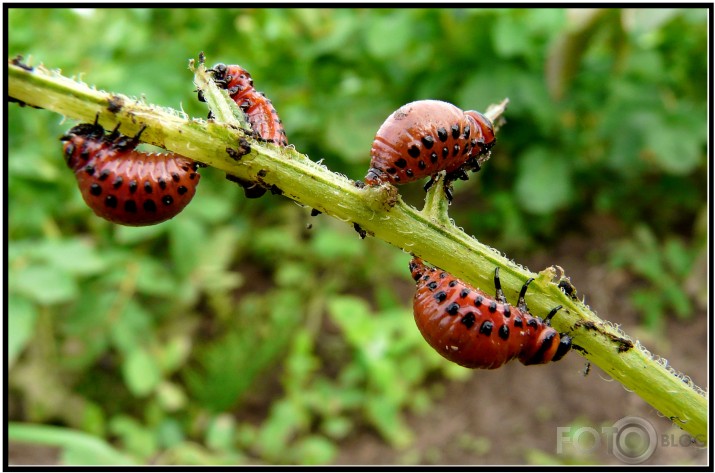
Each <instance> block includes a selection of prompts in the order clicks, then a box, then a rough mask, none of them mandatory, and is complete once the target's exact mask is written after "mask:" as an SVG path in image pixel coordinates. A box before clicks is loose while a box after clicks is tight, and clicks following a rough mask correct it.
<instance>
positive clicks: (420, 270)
mask: <svg viewBox="0 0 715 473" xmlns="http://www.w3.org/2000/svg"><path fill="white" fill-rule="evenodd" d="M410 272H411V273H412V279H414V280H415V281H418V280H419V279H420V278H421V277H422V274H424V272H425V265H424V263H423V262H422V259H420V258H417V257H415V258H412V261H410Z"/></svg>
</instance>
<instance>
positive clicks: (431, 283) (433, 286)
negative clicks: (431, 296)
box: [427, 276, 437, 291]
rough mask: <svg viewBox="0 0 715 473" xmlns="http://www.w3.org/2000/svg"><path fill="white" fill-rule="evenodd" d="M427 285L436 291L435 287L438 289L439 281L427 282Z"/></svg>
mask: <svg viewBox="0 0 715 473" xmlns="http://www.w3.org/2000/svg"><path fill="white" fill-rule="evenodd" d="M428 277H429V276H428ZM427 287H428V288H430V290H431V291H434V290H435V289H437V281H432V282H430V283H427Z"/></svg>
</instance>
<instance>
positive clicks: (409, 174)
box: [405, 169, 415, 177]
mask: <svg viewBox="0 0 715 473" xmlns="http://www.w3.org/2000/svg"><path fill="white" fill-rule="evenodd" d="M405 174H407V177H412V176H414V175H415V173H414V172H412V169H408V170H407V171H405Z"/></svg>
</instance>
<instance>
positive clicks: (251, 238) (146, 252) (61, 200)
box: [7, 9, 707, 464]
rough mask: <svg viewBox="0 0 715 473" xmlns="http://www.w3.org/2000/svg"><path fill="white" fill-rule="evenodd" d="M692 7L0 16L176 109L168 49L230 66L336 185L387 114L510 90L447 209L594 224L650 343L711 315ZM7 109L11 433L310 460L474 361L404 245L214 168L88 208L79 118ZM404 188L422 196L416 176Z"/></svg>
mask: <svg viewBox="0 0 715 473" xmlns="http://www.w3.org/2000/svg"><path fill="white" fill-rule="evenodd" d="M706 20H707V12H706V10H704V9H703V10H678V9H674V10H616V9H614V10H577V11H566V10H561V9H534V10H510V9H507V10H492V9H480V10H467V9H464V10H430V9H413V10H318V9H247V10H201V9H199V10H196V9H192V10H183V9H166V10H163V9H154V10H138V9H135V10H121V9H120V10H60V9H53V10H31V11H30V10H15V9H11V10H9V12H8V32H9V35H8V36H9V56H10V57H13V56H15V55H16V54H23V55H24V56H25V59H26V61H28V62H30V63H31V64H37V63H40V62H42V63H44V64H46V65H47V66H48V67H51V68H60V69H62V71H63V72H64V73H65V74H66V75H76V76H78V77H81V78H82V79H83V80H84V81H86V82H88V83H90V84H94V85H96V87H97V88H101V89H105V90H111V91H116V92H119V93H123V94H126V95H130V96H136V97H145V98H146V101H147V102H150V103H156V104H159V105H163V106H167V107H172V108H177V109H178V108H181V109H183V110H184V111H185V112H186V113H187V114H188V115H189V116H194V117H203V116H205V115H206V112H207V110H206V107H205V105H204V104H202V103H199V102H198V101H197V100H196V96H195V93H194V92H193V85H192V82H191V81H192V74H191V73H190V71H189V70H188V69H187V63H188V59H189V58H192V57H196V56H197V54H198V52H199V51H204V52H205V53H206V55H207V58H208V61H209V62H210V63H214V62H226V63H239V64H241V65H242V66H244V67H245V68H246V69H248V70H249V71H250V72H251V73H252V74H253V77H254V80H255V83H256V87H257V88H258V90H262V91H264V92H265V93H266V94H267V95H268V96H269V97H270V98H271V99H272V100H273V103H274V105H275V106H276V108H277V110H278V112H279V113H280V115H281V117H282V119H283V121H284V123H285V126H286V131H287V133H288V138H289V140H290V142H291V143H292V144H294V145H295V146H296V148H297V149H298V150H300V151H302V152H305V153H307V154H308V155H309V156H310V157H311V158H312V159H314V160H316V161H317V160H322V161H323V163H324V164H325V165H327V166H328V167H329V168H330V169H332V170H334V171H337V172H340V173H343V174H346V175H347V176H349V177H351V178H354V179H360V178H362V177H363V176H364V174H365V171H366V169H367V163H368V161H369V148H370V143H371V141H372V138H373V136H374V134H375V131H376V130H377V128H378V127H379V126H380V124H381V123H382V121H383V120H384V119H385V118H386V117H387V116H388V115H389V114H390V113H391V112H392V111H393V110H394V109H396V108H397V107H399V106H400V105H402V104H404V103H406V102H409V101H412V100H417V99H422V98H434V99H441V100H446V101H450V102H453V103H455V104H457V105H459V106H460V107H462V108H465V109H469V108H473V109H477V110H483V109H485V108H486V106H487V105H488V104H490V103H494V102H498V101H500V100H501V99H502V98H504V97H509V99H510V101H511V103H510V106H509V109H508V111H507V124H506V125H505V126H504V127H503V128H502V130H501V131H500V134H499V137H498V141H499V142H498V144H497V146H496V147H495V149H494V153H493V157H492V159H491V160H490V161H489V162H488V163H487V164H486V166H485V168H484V169H483V170H482V171H481V172H480V173H479V175H475V176H474V177H473V178H472V179H471V180H470V181H468V182H467V183H462V182H459V183H457V184H456V192H455V201H454V204H453V205H452V207H451V215H452V217H453V218H454V219H455V221H456V223H457V224H458V225H459V226H461V227H463V228H464V229H465V230H466V231H467V233H470V234H474V235H476V236H477V238H479V239H480V240H481V241H483V242H485V243H488V244H490V245H491V246H494V247H496V248H498V249H500V250H501V251H504V252H506V253H507V254H508V255H509V256H511V257H513V258H514V259H515V260H516V261H519V260H520V259H521V258H527V257H529V256H530V255H533V254H534V253H535V252H537V253H539V252H540V253H542V254H543V253H544V252H545V253H547V254H548V252H549V251H550V248H553V247H554V246H555V245H558V243H559V242H560V241H562V240H563V239H564V238H566V237H567V236H568V235H572V234H578V235H586V236H589V235H590V236H592V235H593V234H598V233H599V232H606V233H608V234H609V236H610V238H609V240H608V243H607V245H606V247H604V248H596V249H595V250H599V251H598V252H597V254H598V255H599V257H600V258H601V259H597V260H595V259H594V257H590V258H588V257H587V258H583V259H582V262H583V264H584V265H586V264H589V265H599V266H601V267H604V268H606V269H608V270H609V271H626V272H627V273H629V274H631V275H632V276H633V277H634V278H635V280H636V281H637V285H636V286H635V287H634V289H633V290H632V291H629V293H628V294H624V295H623V296H622V297H623V299H622V300H621V301H619V302H620V303H621V304H630V305H631V306H632V307H634V308H636V309H639V310H641V311H642V317H641V319H640V320H641V322H642V324H643V326H644V327H645V328H646V329H647V330H648V331H649V333H650V334H651V336H652V337H654V338H658V337H661V338H666V339H667V337H666V334H665V331H664V329H663V328H664V325H665V324H666V323H667V321H668V319H669V318H671V317H675V318H678V319H680V320H685V321H686V322H687V320H688V319H690V318H692V317H693V315H694V314H701V313H702V314H703V315H704V311H703V309H702V307H703V306H704V301H706V300H707V290H706V288H705V286H704V283H698V282H697V278H696V277H695V276H697V275H699V274H700V271H702V270H703V266H704V264H705V263H704V260H705V257H706V256H705V255H706V253H705V251H706V250H705V247H706V213H707V202H706V192H707V183H706V179H705V177H704V176H705V172H706V167H707V163H706V156H705V149H706V139H707V133H706V132H707V130H706V118H707V102H706V85H707V83H706V82H707V70H706V67H707V64H706V51H707V44H706V38H707V22H706ZM7 119H8V120H7V126H8V131H9V134H8V141H9V145H8V146H9V159H8V160H7V176H8V179H7V202H8V228H7V232H8V237H9V252H8V266H9V271H8V284H9V298H8V309H9V310H8V329H9V334H8V356H7V360H8V365H9V369H10V371H9V376H10V377H9V393H10V419H11V420H15V421H23V422H26V423H32V424H35V425H29V424H28V425H25V426H21V427H26V428H30V430H29V431H27V430H22V429H19V430H17V429H16V430H15V431H11V432H14V435H15V438H16V439H24V440H34V441H36V442H40V441H42V440H41V439H44V438H46V436H49V437H47V438H50V440H46V443H52V441H51V439H52V438H53V435H56V437H54V438H59V437H63V438H68V437H67V432H68V431H67V430H62V429H72V430H74V431H79V432H84V433H86V434H87V435H88V436H89V437H81V436H80V437H79V438H82V439H85V440H86V439H88V438H89V439H92V441H93V442H97V440H101V442H97V443H92V442H89V443H82V442H80V441H77V442H75V443H72V441H69V442H66V443H64V444H62V445H63V447H64V448H63V450H62V454H63V461H66V462H73V463H90V462H93V461H100V462H128V461H133V462H137V463H146V462H155V463H160V464H163V463H182V464H186V463H228V464H240V463H261V462H266V463H330V462H332V461H335V459H336V458H338V457H339V456H340V453H341V449H343V448H349V446H350V445H351V442H354V441H355V439H356V436H357V433H359V432H363V431H367V432H370V433H372V434H373V435H376V436H379V437H380V438H381V439H382V441H383V442H385V443H386V444H388V445H390V446H392V447H394V448H396V449H399V450H400V451H405V449H409V448H410V446H411V445H413V443H414V438H415V433H414V432H413V431H412V429H411V428H410V427H409V425H408V422H406V420H405V419H406V417H405V416H406V415H407V414H408V413H409V415H410V416H412V415H414V414H415V413H416V415H423V414H424V413H426V412H428V411H429V409H430V408H431V406H433V405H434V403H435V402H440V401H439V400H440V399H441V397H440V389H439V387H440V386H441V385H442V383H443V380H444V379H445V378H449V379H467V378H469V377H471V376H473V373H472V372H470V371H467V370H464V369H461V368H459V367H456V366H452V365H449V364H448V363H447V362H445V361H443V360H442V359H441V358H440V357H439V356H438V355H436V354H435V353H433V352H432V351H431V349H430V348H429V347H428V346H427V344H426V343H424V341H423V340H422V338H421V336H420V334H419V332H418V331H417V330H416V328H415V327H414V322H413V321H412V317H411V283H410V278H409V274H408V271H407V262H408V260H409V256H408V255H406V254H403V253H401V252H399V251H396V250H395V249H394V248H392V247H389V246H388V245H385V244H384V243H382V242H380V241H374V240H372V239H367V240H365V241H361V240H360V239H359V238H358V236H357V234H356V233H355V232H354V231H353V230H352V229H351V228H350V227H349V226H347V225H344V224H343V223H342V222H338V221H335V220H333V219H330V218H328V217H325V216H318V217H310V216H309V210H308V209H303V208H300V207H298V206H296V205H295V204H293V203H292V202H290V201H288V200H286V199H283V198H281V197H277V196H270V195H269V196H266V197H264V198H262V199H258V200H247V199H245V198H244V196H243V193H242V191H241V190H240V189H239V188H238V187H237V186H235V185H233V184H231V183H229V182H228V181H225V180H224V176H223V175H221V173H220V172H218V171H216V170H213V169H205V170H203V171H202V179H201V184H200V186H199V188H198V192H197V196H196V198H195V199H194V202H193V203H192V204H191V205H190V206H189V207H187V209H186V210H185V211H184V212H183V213H182V214H180V215H179V216H178V217H177V218H175V219H173V220H172V221H170V222H167V223H164V224H161V225H158V226H155V227H149V228H123V227H118V226H115V225H112V224H109V223H107V222H104V221H102V220H99V219H98V218H96V217H95V216H94V215H93V214H92V213H91V211H90V210H89V209H88V208H87V207H86V206H85V205H84V203H83V201H82V198H81V196H80V194H79V192H78V191H77V189H76V184H75V181H74V179H73V177H72V175H71V173H70V172H69V170H68V169H67V168H66V166H65V164H64V163H63V159H62V154H61V146H60V144H59V142H58V141H57V138H58V137H59V136H60V135H62V133H63V132H64V131H66V130H67V129H68V128H70V127H71V126H72V125H73V123H67V122H63V121H62V120H61V119H60V118H59V117H58V116H56V115H54V114H52V113H49V112H46V111H42V110H32V109H21V108H20V107H18V106H16V105H14V104H11V105H10V106H9V110H8V116H7ZM400 191H401V193H403V195H404V196H405V199H406V200H407V201H408V202H412V203H414V204H415V205H420V203H421V202H420V201H421V198H422V196H423V193H422V191H421V188H420V186H419V185H414V186H409V187H408V188H401V189H400ZM600 241H601V242H603V240H600ZM587 256H588V255H587ZM603 258H605V259H603ZM376 263H379V264H376ZM558 263H559V261H549V263H548V264H558ZM567 270H568V268H567ZM577 287H578V288H579V291H580V294H582V293H584V292H585V293H586V294H588V292H589V290H592V289H593V288H584V287H580V286H579V285H578V284H577ZM596 309H598V307H596ZM602 315H604V317H606V318H608V317H607V315H606V314H602ZM672 343H687V342H684V341H682V340H681V341H672ZM573 356H576V355H573ZM702 364H703V366H704V364H705V360H702ZM544 369H546V368H544ZM548 369H552V370H558V366H554V367H549V368H548ZM561 395H562V396H564V397H567V396H568V393H562V394H561ZM547 402H551V403H554V404H558V402H559V399H549V400H548V401H547ZM50 425H53V426H59V427H60V428H61V429H60V430H55V429H57V428H58V427H46V428H44V430H43V428H42V426H50ZM18 427H20V426H18ZM32 428H35V429H36V430H32ZM554 429H555V427H554V426H553V425H550V426H549V430H548V432H553V431H554ZM73 433H76V432H73ZM549 435H551V434H549ZM69 438H74V437H69ZM105 441H106V442H109V443H110V444H111V445H112V448H105V447H107V445H106V444H104V443H103V442H105ZM90 444H91V445H95V448H91V447H88V446H87V445H90ZM96 445H100V447H96ZM477 450H478V448H477ZM406 458H407V460H405V461H418V462H420V461H424V460H425V459H424V458H418V457H406ZM477 458H478V455H477ZM98 459H99V460H98ZM542 460H543V459H542ZM542 460H540V459H539V458H538V457H533V456H531V457H528V458H523V457H522V458H521V459H520V461H528V462H539V461H542ZM552 460H553V459H549V461H552ZM354 461H357V462H359V459H355V460H354ZM505 461H506V460H505ZM513 461H514V460H512V462H513Z"/></svg>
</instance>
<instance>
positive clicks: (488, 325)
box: [479, 320, 494, 337]
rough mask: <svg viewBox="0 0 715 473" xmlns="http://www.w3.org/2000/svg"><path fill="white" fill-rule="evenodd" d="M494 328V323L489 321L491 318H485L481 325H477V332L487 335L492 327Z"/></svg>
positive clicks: (490, 332)
mask: <svg viewBox="0 0 715 473" xmlns="http://www.w3.org/2000/svg"><path fill="white" fill-rule="evenodd" d="M493 328H494V324H493V323H492V322H491V320H485V321H484V322H482V326H481V327H479V333H483V334H484V335H486V336H487V337H488V336H489V335H491V334H492V329H493Z"/></svg>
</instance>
